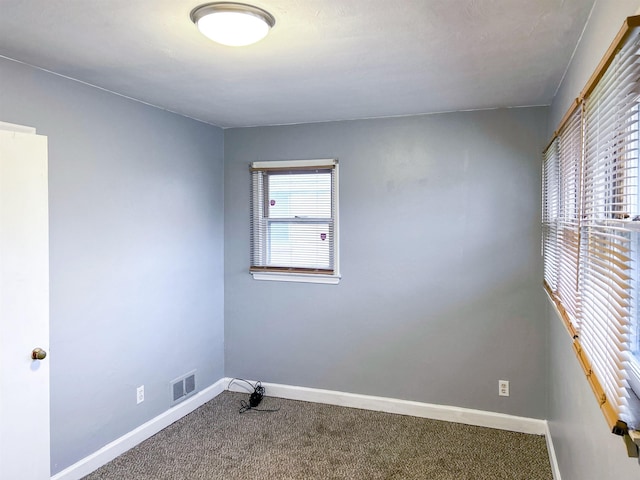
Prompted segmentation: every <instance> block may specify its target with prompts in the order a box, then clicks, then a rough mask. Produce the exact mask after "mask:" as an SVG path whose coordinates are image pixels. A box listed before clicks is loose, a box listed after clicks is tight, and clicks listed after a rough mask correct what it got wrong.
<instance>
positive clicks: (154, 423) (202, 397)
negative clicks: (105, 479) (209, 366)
mask: <svg viewBox="0 0 640 480" xmlns="http://www.w3.org/2000/svg"><path fill="white" fill-rule="evenodd" d="M227 384H228V380H227V379H225V378H222V379H220V380H218V381H217V382H216V383H214V384H213V385H211V386H210V387H207V388H205V389H204V390H202V391H201V392H198V393H196V394H195V395H194V396H192V397H190V398H188V399H186V400H184V401H183V402H181V403H179V404H178V405H176V406H175V407H172V408H170V409H169V410H167V411H165V412H163V413H161V414H160V415H158V416H157V417H155V418H152V419H151V420H149V421H148V422H147V423H145V424H143V425H140V426H139V427H138V428H136V429H134V430H132V431H130V432H129V433H127V434H125V435H123V436H122V437H120V438H118V439H117V440H114V441H113V442H111V443H109V444H107V445H105V446H104V447H102V448H101V449H100V450H98V451H97V452H94V453H92V454H91V455H89V456H87V457H85V458H83V459H82V460H80V461H79V462H76V463H74V464H73V465H71V466H69V467H67V468H65V469H64V470H62V471H61V472H59V473H56V474H55V475H53V476H52V477H51V480H79V479H80V478H82V477H84V476H85V475H88V474H90V473H91V472H93V471H94V470H96V469H98V468H100V467H101V466H102V465H104V464H106V463H108V462H110V461H111V460H113V459H114V458H116V457H117V456H119V455H122V454H123V453H124V452H126V451H127V450H129V449H131V448H133V447H135V446H136V445H138V444H139V443H141V442H143V441H144V440H146V439H147V438H149V437H151V436H153V435H155V434H156V433H158V432H159V431H160V430H162V429H163V428H166V427H168V426H169V425H171V424H172V423H174V422H175V421H177V420H180V419H181V418H182V417H184V416H185V415H187V414H189V413H191V412H193V411H194V410H195V409H196V408H198V407H200V406H202V405H204V404H205V403H207V402H208V401H209V400H211V399H213V398H215V397H217V396H218V395H220V393H222V392H223V391H224V390H225V388H226V386H227Z"/></svg>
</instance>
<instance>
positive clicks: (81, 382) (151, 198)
mask: <svg viewBox="0 0 640 480" xmlns="http://www.w3.org/2000/svg"><path fill="white" fill-rule="evenodd" d="M0 120H3V121H7V122H12V123H18V124H23V125H29V126H35V127H36V128H37V129H38V133H41V134H44V135H47V136H48V137H49V191H50V194H49V195H50V200H49V202H50V242H51V243H50V280H51V343H50V356H49V358H50V361H51V458H52V473H56V472H58V471H60V470H62V469H64V468H65V467H67V466H69V465H71V464H73V463H74V462H76V461H78V460H80V459H82V458H83V457H85V456H87V455H89V454H91V453H93V452H95V451H96V450H98V449H99V448H100V447H102V446H104V445H105V444H107V443H108V442H110V441H112V440H115V439H116V438H118V437H120V436H121V435H123V434H125V433H127V432H129V431H131V430H132V429H134V428H135V427H137V426H139V425H141V424H142V423H144V422H146V421H148V420H150V419H151V418H153V417H155V416H157V415H159V414H160V413H162V412H163V411H165V410H167V409H168V408H169V406H170V392H169V381H170V380H172V379H174V378H175V377H178V376H180V375H181V374H184V373H187V372H189V371H190V370H193V369H197V384H198V387H199V389H202V388H204V387H206V386H208V385H210V384H212V383H213V382H215V381H216V380H218V379H219V378H221V377H222V376H223V375H224V363H223V362H224V358H223V350H224V346H223V341H224V334H223V328H224V325H223V306H222V304H223V272H222V269H223V231H222V229H223V160H222V156H223V132H222V130H221V129H218V128H216V127H213V126H210V125H206V124H203V123H199V122H196V121H193V120H190V119H187V118H184V117H181V116H178V115H174V114H171V113H168V112H165V111H161V110H159V109H155V108H152V107H149V106H146V105H143V104H141V103H137V102H133V101H130V100H127V99H124V98H122V97H119V96H116V95H113V94H110V93H108V92H104V91H101V90H98V89H95V88H91V87H88V86H86V85H83V84H80V83H77V82H73V81H70V80H67V79H64V78H62V77H57V76H54V75H51V74H48V73H45V72H43V71H39V70H36V69H33V68H30V67H27V66H25V65H22V64H18V63H15V62H11V61H7V60H3V59H0ZM142 384H144V385H145V393H146V399H145V401H144V403H142V404H140V405H136V387H137V386H138V385H142Z"/></svg>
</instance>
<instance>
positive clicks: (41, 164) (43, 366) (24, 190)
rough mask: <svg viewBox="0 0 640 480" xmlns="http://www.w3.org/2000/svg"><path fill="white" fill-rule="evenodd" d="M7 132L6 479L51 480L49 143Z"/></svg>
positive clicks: (1, 420) (2, 366) (0, 471)
mask: <svg viewBox="0 0 640 480" xmlns="http://www.w3.org/2000/svg"><path fill="white" fill-rule="evenodd" d="M7 127H8V126H7V124H3V123H2V122H0V478H1V479H3V480H4V479H6V480H14V479H15V480H18V479H20V480H44V479H49V478H50V471H51V470H50V464H49V456H50V453H49V357H48V356H46V357H45V358H44V359H43V360H38V359H35V360H34V359H33V358H32V356H33V355H34V354H33V351H34V349H35V348H41V349H42V350H43V351H44V352H47V353H48V349H49V227H48V225H49V221H48V218H49V208H48V186H47V182H48V169H47V137H43V136H41V135H36V134H35V130H33V133H24V132H25V131H28V129H24V128H23V129H20V128H17V127H16V128H14V130H17V131H13V132H12V131H7V130H6V129H5V128H7ZM9 128H10V127H9ZM40 355H42V353H40ZM36 356H37V355H36Z"/></svg>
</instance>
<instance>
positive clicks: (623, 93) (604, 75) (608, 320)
mask: <svg viewBox="0 0 640 480" xmlns="http://www.w3.org/2000/svg"><path fill="white" fill-rule="evenodd" d="M639 26H640V17H629V18H628V19H627V21H626V22H625V24H624V26H623V29H622V30H621V32H620V34H619V35H618V37H617V38H616V40H615V41H614V44H613V45H612V46H611V48H610V49H609V51H608V52H607V55H606V56H605V58H604V59H603V61H602V62H601V64H600V67H599V70H598V71H597V72H595V73H594V75H593V76H592V77H591V79H590V80H589V83H588V84H587V86H586V87H585V89H584V90H583V91H582V92H581V94H580V96H579V97H578V98H577V99H576V101H575V103H574V104H573V106H572V107H571V109H570V110H569V111H568V112H567V114H566V115H565V117H564V119H563V121H562V122H561V125H560V127H559V129H558V130H557V131H556V133H555V134H554V137H553V139H552V141H551V142H550V144H549V146H548V147H547V148H546V150H545V152H544V160H543V171H542V177H543V193H542V195H543V196H542V199H543V205H542V227H543V228H542V230H543V240H542V245H543V257H544V281H545V287H546V289H547V291H548V293H549V294H550V296H551V298H552V299H553V300H554V301H555V303H556V305H557V307H558V310H559V313H560V316H561V317H562V318H563V320H564V321H565V324H566V326H567V329H568V331H569V332H570V334H571V336H572V337H573V339H574V349H575V352H576V355H577V356H578V359H579V361H580V363H581V365H582V367H583V370H584V372H585V374H586V376H587V378H588V380H589V383H590V384H591V386H592V389H593V391H594V392H595V394H596V397H597V400H598V402H599V404H600V407H601V409H602V411H603V413H604V415H605V417H606V418H607V421H608V423H609V425H610V427H611V429H612V432H613V433H616V434H619V435H621V436H623V437H624V438H625V440H627V445H628V446H629V453H630V454H633V455H634V456H637V448H636V446H635V445H634V444H633V443H632V441H631V440H632V439H633V438H637V437H638V435H637V430H638V429H640V409H639V406H640V401H639V400H638V395H640V344H639V342H640V321H639V312H638V296H639V295H640V288H639V287H640V284H639V280H640V274H639V269H638V267H639V266H638V252H640V235H639V234H640V216H639V213H640V205H639V197H638V131H639V127H640V124H639V117H638V108H639V105H640V34H639V32H638V27H639Z"/></svg>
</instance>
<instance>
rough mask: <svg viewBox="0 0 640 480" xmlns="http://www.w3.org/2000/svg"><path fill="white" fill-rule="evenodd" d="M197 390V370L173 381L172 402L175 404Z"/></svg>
mask: <svg viewBox="0 0 640 480" xmlns="http://www.w3.org/2000/svg"><path fill="white" fill-rule="evenodd" d="M195 392H196V371H195V370H193V371H192V372H189V373H187V374H185V375H182V376H181V377H178V378H176V379H175V380H172V381H171V404H172V405H174V404H176V403H178V402H181V401H182V400H184V399H185V398H187V397H190V396H191V395H193V394H194V393H195Z"/></svg>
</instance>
